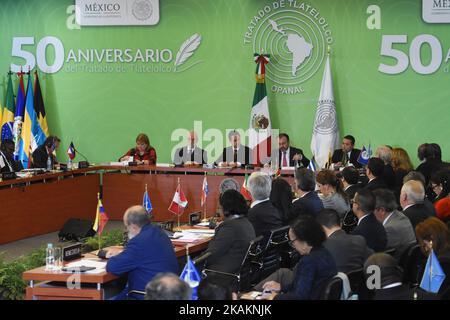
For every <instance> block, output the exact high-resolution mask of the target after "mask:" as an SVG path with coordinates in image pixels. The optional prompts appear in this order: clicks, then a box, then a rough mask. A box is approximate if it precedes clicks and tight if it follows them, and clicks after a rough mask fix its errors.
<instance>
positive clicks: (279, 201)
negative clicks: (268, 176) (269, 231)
mask: <svg viewBox="0 0 450 320" xmlns="http://www.w3.org/2000/svg"><path fill="white" fill-rule="evenodd" d="M292 200H293V196H292V189H291V186H290V184H289V182H287V181H286V180H284V179H283V178H280V177H279V178H276V179H274V180H272V189H271V191H270V202H272V204H273V206H274V207H275V208H277V209H278V211H279V212H280V213H281V214H282V216H283V220H284V221H287V220H288V219H289V212H290V211H291V207H292Z"/></svg>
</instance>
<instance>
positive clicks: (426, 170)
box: [416, 143, 444, 186]
mask: <svg viewBox="0 0 450 320" xmlns="http://www.w3.org/2000/svg"><path fill="white" fill-rule="evenodd" d="M417 157H418V158H419V160H420V161H421V162H422V163H421V164H420V165H419V166H418V167H417V168H416V171H419V172H420V173H422V174H423V176H424V177H425V185H426V186H427V185H428V183H429V181H430V178H431V174H432V173H433V172H437V171H439V169H441V168H442V167H443V166H444V163H443V162H442V152H441V147H440V146H439V145H438V144H437V143H424V144H421V145H420V146H419V148H418V150H417Z"/></svg>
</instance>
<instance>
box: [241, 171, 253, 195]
mask: <svg viewBox="0 0 450 320" xmlns="http://www.w3.org/2000/svg"><path fill="white" fill-rule="evenodd" d="M247 182H248V174H247V173H246V174H245V179H244V182H243V183H242V186H241V194H242V195H243V196H244V198H245V200H248V201H252V195H251V194H250V191H248V189H247Z"/></svg>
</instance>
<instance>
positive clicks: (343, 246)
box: [316, 209, 373, 273]
mask: <svg viewBox="0 0 450 320" xmlns="http://www.w3.org/2000/svg"><path fill="white" fill-rule="evenodd" d="M316 220H317V222H319V223H320V224H321V225H322V228H323V230H324V231H325V234H326V236H327V240H326V241H325V243H324V245H323V246H324V247H325V248H326V249H327V250H328V251H329V252H330V253H331V255H332V256H333V258H334V261H335V262H336V267H337V270H338V271H339V272H344V273H346V272H348V271H351V270H356V269H360V268H362V267H363V265H364V261H366V259H367V258H368V257H369V256H370V255H371V254H372V253H373V250H371V249H369V248H368V247H367V244H366V239H364V237H362V236H359V235H351V234H347V233H346V232H345V231H344V230H342V229H341V221H340V218H339V214H338V213H337V212H336V211H335V210H333V209H324V210H322V211H320V212H319V214H318V215H317V218H316Z"/></svg>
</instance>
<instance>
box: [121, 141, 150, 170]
mask: <svg viewBox="0 0 450 320" xmlns="http://www.w3.org/2000/svg"><path fill="white" fill-rule="evenodd" d="M119 161H125V162H137V164H144V165H155V164H156V150H155V148H153V147H152V146H151V145H150V140H149V139H148V136H147V135H146V134H145V133H139V134H138V136H137V137H136V147H135V148H132V149H130V150H128V152H127V153H125V155H123V156H122V157H121V158H120V159H119Z"/></svg>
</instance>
